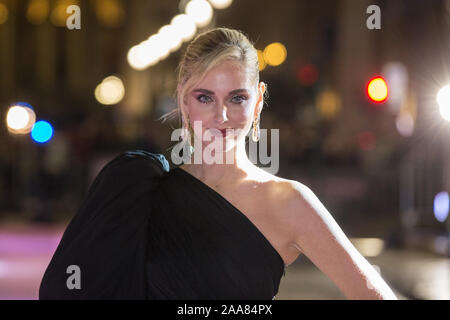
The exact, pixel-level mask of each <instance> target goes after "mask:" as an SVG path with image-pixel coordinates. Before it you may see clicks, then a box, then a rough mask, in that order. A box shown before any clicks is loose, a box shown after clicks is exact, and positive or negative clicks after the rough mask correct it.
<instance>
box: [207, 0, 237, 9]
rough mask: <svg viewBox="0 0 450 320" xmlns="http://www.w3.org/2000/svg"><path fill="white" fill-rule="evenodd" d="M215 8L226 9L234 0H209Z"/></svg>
mask: <svg viewBox="0 0 450 320" xmlns="http://www.w3.org/2000/svg"><path fill="white" fill-rule="evenodd" d="M209 2H210V3H211V5H212V6H213V7H214V9H225V8H228V7H229V6H230V5H231V3H232V2H233V0H209Z"/></svg>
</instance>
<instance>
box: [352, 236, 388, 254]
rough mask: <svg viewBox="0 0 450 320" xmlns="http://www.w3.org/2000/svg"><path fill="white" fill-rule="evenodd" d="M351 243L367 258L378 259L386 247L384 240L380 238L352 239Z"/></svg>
mask: <svg viewBox="0 0 450 320" xmlns="http://www.w3.org/2000/svg"><path fill="white" fill-rule="evenodd" d="M350 241H351V242H352V244H353V245H354V246H355V248H356V249H357V250H358V251H359V252H360V253H361V254H362V255H363V256H365V257H376V256H378V255H380V254H381V253H382V252H383V250H384V247H385V244H384V240H383V239H379V238H350Z"/></svg>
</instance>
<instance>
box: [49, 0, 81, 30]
mask: <svg viewBox="0 0 450 320" xmlns="http://www.w3.org/2000/svg"><path fill="white" fill-rule="evenodd" d="M71 5H78V6H79V2H78V0H58V2H57V3H56V5H55V7H54V8H53V10H52V13H51V16H50V20H51V22H52V23H53V24H54V25H55V26H57V27H65V26H66V21H67V18H68V17H69V14H68V13H67V11H66V10H67V7H69V6H71Z"/></svg>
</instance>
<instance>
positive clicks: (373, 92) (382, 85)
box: [367, 77, 388, 102]
mask: <svg viewBox="0 0 450 320" xmlns="http://www.w3.org/2000/svg"><path fill="white" fill-rule="evenodd" d="M367 94H368V95H369V98H370V99H372V100H373V101H374V102H384V101H385V100H386V99H387V97H388V86H387V84H386V81H385V80H384V79H383V78H382V77H375V78H373V79H372V80H370V82H369V84H368V86H367Z"/></svg>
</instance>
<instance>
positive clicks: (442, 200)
mask: <svg viewBox="0 0 450 320" xmlns="http://www.w3.org/2000/svg"><path fill="white" fill-rule="evenodd" d="M449 206H450V200H449V196H448V192H446V191H442V192H439V193H438V194H437V195H436V196H435V197H434V203H433V209H434V210H433V211H434V217H435V218H436V220H438V221H439V222H444V221H445V219H447V217H448V211H449Z"/></svg>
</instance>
